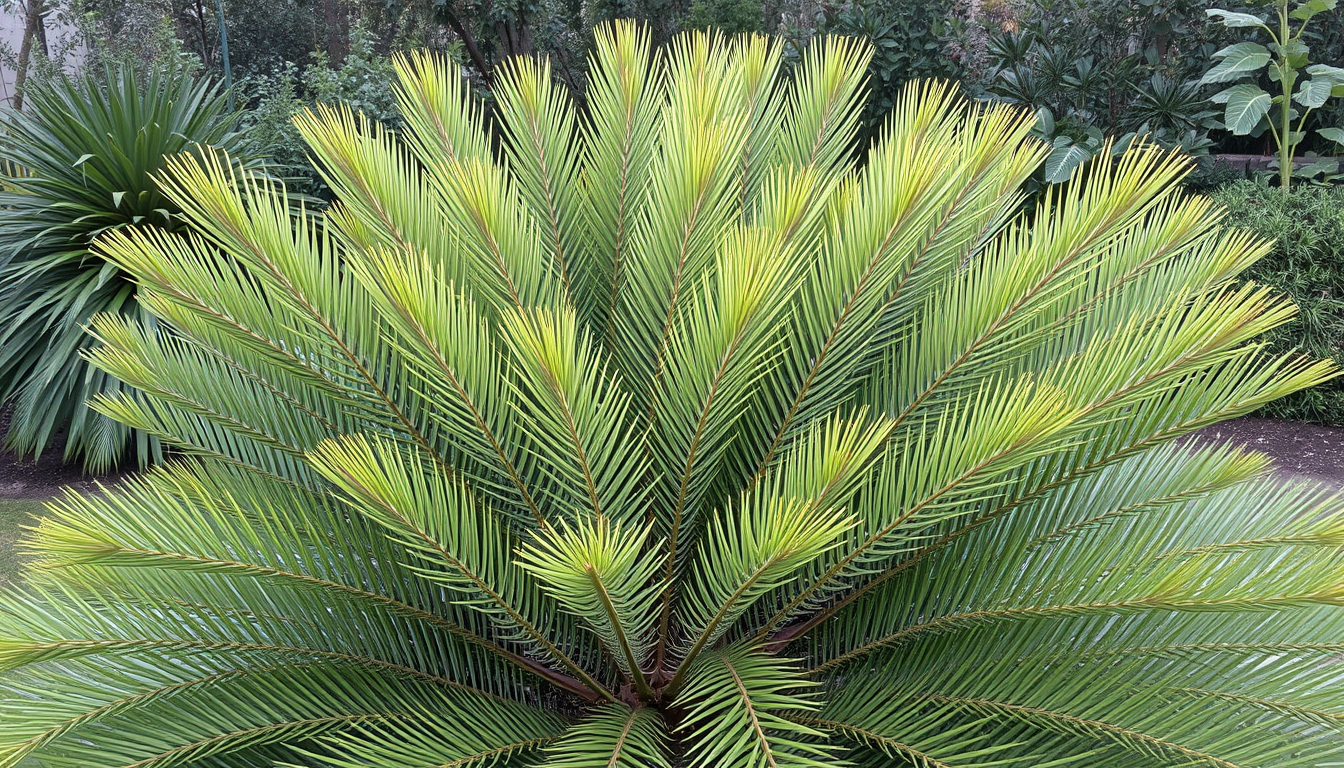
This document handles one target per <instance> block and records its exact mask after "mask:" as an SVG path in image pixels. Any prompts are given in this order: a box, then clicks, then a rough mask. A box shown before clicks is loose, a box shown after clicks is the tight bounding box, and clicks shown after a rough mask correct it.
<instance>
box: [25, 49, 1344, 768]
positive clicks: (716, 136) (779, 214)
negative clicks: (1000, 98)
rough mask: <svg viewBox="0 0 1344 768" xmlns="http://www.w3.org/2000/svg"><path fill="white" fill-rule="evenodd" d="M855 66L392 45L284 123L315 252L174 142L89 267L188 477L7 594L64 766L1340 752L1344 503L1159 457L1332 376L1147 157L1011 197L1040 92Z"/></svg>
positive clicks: (996, 762)
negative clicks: (582, 65)
mask: <svg viewBox="0 0 1344 768" xmlns="http://www.w3.org/2000/svg"><path fill="white" fill-rule="evenodd" d="M867 56H868V53H867V51H866V50H865V49H863V48H862V47H860V46H859V45H857V44H854V43H849V42H844V41H839V40H829V41H825V42H819V43H817V44H816V46H814V47H813V48H812V49H811V50H810V52H809V53H808V54H807V55H806V56H805V57H804V60H803V61H802V63H801V65H800V67H799V68H798V69H797V70H796V71H795V72H794V76H793V77H792V78H791V79H785V78H783V77H782V75H781V73H780V47H779V45H778V43H776V42H772V41H769V40H766V39H762V38H743V39H738V40H733V41H728V42H725V41H723V40H720V39H717V38H712V37H707V36H704V35H698V36H687V37H682V38H680V39H679V40H677V41H676V42H675V43H674V44H673V45H672V46H671V47H670V48H669V49H667V50H666V51H665V52H663V53H661V54H655V53H652V52H651V51H650V48H649V42H648V38H647V37H646V36H645V35H643V34H641V33H639V32H638V31H637V30H636V29H635V28H633V27H617V28H615V29H614V30H608V31H604V32H601V33H600V34H599V35H598V38H597V47H596V54H595V58H594V62H593V66H592V72H593V77H592V83H591V91H590V93H589V97H588V100H589V104H590V107H591V109H590V111H589V112H588V113H587V114H586V115H583V116H579V115H578V114H576V113H575V111H574V109H573V107H572V105H571V104H570V103H569V101H568V99H567V96H566V94H565V93H564V91H562V90H561V89H560V88H559V87H557V86H556V85H554V84H553V83H552V81H551V78H550V76H549V73H548V72H547V69H546V65H545V64H544V63H540V64H537V63H531V62H519V63H517V64H516V65H514V67H513V68H512V69H511V70H510V71H509V73H508V74H507V75H505V76H502V77H501V78H500V80H499V87H498V91H497V94H496V95H497V97H498V109H497V111H496V115H497V116H498V121H499V124H500V126H501V139H502V143H501V145H500V146H501V147H502V148H501V149H500V156H499V157H496V156H495V155H494V154H493V152H492V142H491V140H490V138H489V137H488V136H487V133H486V131H485V128H484V126H483V123H484V119H483V117H482V113H481V112H480V111H479V109H478V107H476V106H475V105H474V103H473V102H472V101H471V100H470V99H469V97H468V93H467V86H466V85H465V83H464V81H463V80H462V79H461V76H460V73H458V72H457V71H456V69H454V68H451V67H449V66H446V65H445V64H444V63H443V62H441V61H439V60H436V59H434V58H432V57H427V56H421V57H413V58H411V59H409V60H406V61H402V62H401V64H400V67H399V68H400V77H401V86H400V88H401V102H402V109H403V110H404V113H405V118H406V120H405V122H406V126H407V130H406V132H405V135H404V136H392V135H389V134H388V133H386V132H385V131H383V130H382V129H380V128H379V127H377V126H376V125H374V124H371V123H369V122H367V121H365V120H362V119H360V118H357V117H354V116H352V115H351V114H349V113H348V112H346V111H343V110H338V109H334V110H323V111H321V112H319V113H317V114H310V115H307V116H305V117H304V118H303V119H302V120H301V121H300V125H301V128H302V131H303V133H304V135H305V137H306V138H307V140H308V141H309V142H310V144H311V145H312V149H313V153H314V155H315V156H316V158H317V159H318V160H320V162H321V165H322V167H323V168H326V169H327V172H328V174H329V176H328V180H329V182H330V184H331V186H332V188H333V189H335V190H337V192H338V193H339V196H340V200H341V203H340V205H338V206H336V207H335V208H333V209H332V210H331V211H330V212H329V213H328V214H326V216H325V219H324V220H323V222H321V226H319V225H318V223H316V222H314V221H313V220H312V219H309V218H299V219H298V220H297V221H296V222H292V221H291V216H290V212H289V211H288V210H287V203H286V200H285V198H284V196H283V194H282V191H281V190H279V189H278V188H277V187H275V186H274V185H273V184H271V183H269V182H265V181H260V180H257V179H240V181H241V182H242V183H241V184H235V178H234V176H236V175H237V174H236V172H233V171H230V170H228V169H227V167H226V166H224V165H223V164H221V163H218V162H210V161H207V162H189V161H182V162H179V163H176V164H175V167H174V169H173V171H174V172H173V175H172V180H171V181H170V182H168V184H167V187H166V189H167V194H168V196H169V197H170V198H171V199H172V200H173V201H174V202H175V203H177V204H178V205H180V206H182V208H183V210H184V212H185V215H186V217H187V218H188V220H189V221H190V222H191V223H192V224H193V225H194V227H193V230H194V231H195V232H197V233H199V234H196V235H185V236H184V235H180V234H173V233H168V232H164V231H161V230H122V231H118V232H115V233H112V234H111V235H110V236H109V237H108V239H107V241H106V252H107V255H108V256H109V258H111V259H112V260H113V262H114V263H116V264H119V265H121V266H122V267H123V268H124V269H126V270H127V271H128V272H130V273H132V274H134V275H135V276H136V277H137V279H138V280H139V285H140V290H141V291H142V294H141V295H142V297H143V300H144V302H145V303H146V304H147V305H148V306H149V307H151V308H152V310H153V312H154V315H155V317H156V318H157V319H158V321H159V322H162V323H166V324H169V325H171V326H172V327H173V328H174V329H175V330H176V333H174V334H171V335H167V334H160V335H155V334H152V333H149V332H147V331H146V330H145V329H144V328H143V327H141V326H140V325H138V324H136V323H134V322H131V321H128V320H126V319H125V318H118V317H106V318H103V319H102V320H100V321H98V323H97V326H96V331H97V334H98V336H99V337H100V338H101V339H102V340H103V342H104V344H105V346H104V347H102V348H101V349H100V351H98V352H97V355H96V357H97V363H98V365H99V366H100V367H102V368H103V369H104V370H107V371H108V372H110V373H112V374H113V375H116V376H118V377H120V378H122V379H124V380H126V381H128V382H130V383H132V384H133V385H134V386H136V387H138V388H140V389H141V390H143V391H144V392H145V393H146V397H145V399H144V400H132V399H129V398H126V397H121V396H111V397H107V398H104V399H102V400H101V401H100V402H99V403H98V408H99V409H100V410H101V411H102V412H103V413H106V414H108V415H109V416H111V417H114V418H116V419H118V420H119V421H122V422H124V423H126V424H129V425H131V426H133V427H135V428H137V429H143V430H145V431H146V432H149V433H152V434H155V435H158V436H159V437H160V439H162V440H165V441H168V442H170V443H172V444H173V445H175V446H178V447H180V448H181V450H182V451H183V452H184V453H186V454H190V456H189V457H188V458H187V459H186V460H182V461H179V462H175V463H172V464H169V465H167V466H163V467H160V468H158V469H156V470H154V471H152V472H150V473H149V474H147V475H146V476H144V477H141V478H139V479H136V480H133V481H128V482H127V483H125V484H124V485H123V486H121V487H118V488H117V489H115V490H113V491H109V492H108V494H107V495H106V496H100V497H95V498H81V497H78V496H70V497H68V498H66V499H65V500H64V501H62V502H60V503H58V504H56V505H55V506H54V507H53V508H52V516H51V517H50V518H49V519H47V520H45V521H44V522H43V523H42V524H41V527H40V528H39V529H38V530H37V531H36V533H35V534H34V536H33V539H32V542H31V547H32V549H33V551H34V553H35V555H36V557H37V558H38V561H37V562H38V566H39V567H38V568H36V569H35V570H32V571H30V573H29V583H28V584H27V585H26V586H25V587H23V588H22V589H20V590H17V591H14V592H12V593H10V594H8V595H7V596H6V597H5V598H4V599H3V608H2V609H0V610H2V613H0V637H3V639H2V640H0V664H3V670H4V671H3V673H2V674H3V676H2V677H0V680H2V681H3V682H2V685H3V691H4V693H3V704H0V726H2V727H0V744H2V745H3V753H2V754H3V755H4V756H5V757H4V759H3V760H0V764H3V765H7V766H8V765H14V764H15V763H16V762H17V761H19V760H20V759H22V758H24V756H35V757H36V758H37V759H38V761H39V763H40V764H41V765H44V766H53V767H58V766H92V765H97V766H136V767H138V768H148V767H149V766H154V767H155V768H162V767H163V766H175V765H200V766H240V767H241V766H266V765H301V766H379V767H380V768H426V767H429V766H505V765H508V766H515V765H516V766H523V765H538V764H544V765H547V766H553V767H554V768H580V767H582V766H594V767H596V768H602V767H604V766H605V767H606V768H612V767H613V766H625V767H628V768H635V767H639V768H646V767H648V766H694V767H696V768H698V767H701V766H704V767H706V768H708V767H710V766H719V767H723V768H757V767H770V768H783V767H784V766H823V765H824V766H836V765H844V764H853V765H859V766H884V767H885V766H903V765H916V766H925V767H928V766H939V767H942V766H960V767H962V768H968V767H969V766H1033V767H1035V766H1066V765H1077V766H1103V767H1104V766H1123V767H1124V768H1134V767H1135V766H1161V765H1184V766H1189V765H1205V766H1216V767H1218V768H1233V767H1234V766H1264V767H1269V766H1272V767H1273V768H1285V767H1287V766H1317V765H1326V764H1332V763H1333V762H1336V761H1338V760H1339V759H1340V756H1341V754H1342V753H1344V693H1341V691H1342V690H1344V689H1341V686H1340V683H1341V679H1340V678H1341V674H1342V673H1341V667H1340V666H1339V664H1338V653H1339V652H1340V650H1341V649H1342V648H1344V646H1341V644H1340V642H1341V641H1340V638H1341V636H1344V635H1341V632H1342V631H1344V611H1341V610H1340V609H1339V608H1338V607H1336V606H1337V605H1338V603H1339V602H1340V601H1341V599H1344V587H1342V586H1341V584H1342V580H1344V562H1342V561H1341V555H1340V550H1339V546H1340V543H1341V538H1342V534H1344V521H1342V520H1341V517H1340V516H1339V514H1338V509H1339V503H1338V502H1337V501H1336V500H1335V499H1334V498H1333V497H1330V496H1328V495H1327V494H1325V493H1323V492H1322V491H1320V490H1317V489H1315V488H1313V487H1308V486H1304V485H1300V484H1293V483H1287V484H1285V483H1281V482H1279V481H1277V480H1275V479H1273V478H1270V477H1268V476H1266V471H1267V460H1266V459H1265V458H1263V457H1262V456H1260V455H1257V454H1254V453H1250V452H1246V451H1242V450H1237V449H1232V448H1226V447H1220V448H1216V447H1207V446H1201V445H1199V444H1191V443H1188V442H1178V441H1177V438H1179V437H1181V436H1182V435H1185V434H1187V433H1189V432H1190V431H1192V430H1194V429H1196V428H1198V427H1201V426H1204V425H1207V424H1211V423H1213V422H1216V421H1218V420H1219V419H1224V418H1227V417H1230V416H1235V415H1237V414H1241V413H1244V412H1246V411H1247V410H1249V409H1252V408H1255V407H1256V406H1258V405H1260V404H1261V403H1264V402H1266V401H1267V400H1269V399H1272V398H1275V397H1278V396H1280V395H1282V394H1284V393H1287V392H1290V391H1292V390H1295V389H1298V388H1300V387H1303V386H1306V385H1309V384H1312V383H1315V382H1318V381H1320V380H1322V378H1324V377H1326V376H1328V375H1329V370H1328V369H1327V367H1326V366H1325V365H1323V364H1318V363H1312V362H1308V361H1302V360H1298V359H1286V358H1280V359H1269V358H1266V357H1265V356H1264V355H1263V354H1262V352H1261V350H1260V348H1259V346H1258V343H1257V342H1256V339H1257V338H1258V337H1259V335H1260V334H1261V333H1262V332H1263V331H1264V330H1265V329H1267V328H1270V327H1273V326H1275V325H1277V324H1279V323H1281V322H1283V321H1284V320H1285V318H1287V317H1288V316H1289V315H1290V313H1291V308H1290V307H1289V305H1287V304H1285V303H1284V302H1283V301H1282V300H1280V299H1278V298H1276V297H1275V296H1272V295H1270V294H1269V293H1268V292H1267V291H1266V290H1265V289H1263V288H1260V287H1257V286H1254V285H1239V284H1237V283H1235V282H1234V277H1235V276H1236V275H1237V274H1238V273H1240V272H1241V271H1242V270H1243V269H1244V268H1245V267H1246V265H1247V264H1249V263H1250V262H1252V261H1254V260H1255V259H1256V258H1257V257H1259V256H1260V255H1261V254H1262V253H1263V252H1264V250H1265V248H1264V244H1263V243H1261V242H1258V241H1256V240H1254V239H1252V238H1250V237H1249V236H1247V235H1244V234H1241V233H1236V232H1228V231H1224V230H1222V229H1220V228H1219V227H1218V223H1217V222H1218V211H1217V210H1216V209H1215V208H1214V207H1212V205H1211V204H1210V203H1209V202H1208V201H1207V200H1205V199H1203V198H1193V197H1187V196H1185V195H1183V194H1181V193H1180V192H1179V190H1178V189H1177V188H1176V187H1175V186H1174V184H1175V182H1176V180H1177V179H1178V178H1179V177H1180V175H1181V174H1182V173H1183V172H1184V170H1185V166H1184V165H1183V163H1182V162H1181V161H1179V160H1176V159H1173V158H1172V157H1170V156H1166V155H1162V154H1159V153H1156V152H1154V151H1150V150H1147V149H1136V150H1134V151H1131V152H1129V153H1128V154H1126V155H1125V156H1124V157H1123V159H1121V160H1120V161H1119V162H1118V163H1117V164H1115V165H1114V166H1098V167H1096V168H1095V170H1093V171H1092V172H1090V173H1089V174H1087V175H1086V176H1079V177H1078V178H1076V179H1075V181H1074V182H1073V183H1072V184H1071V185H1069V186H1068V188H1067V189H1066V190H1065V191H1063V192H1061V193H1059V194H1058V196H1056V197H1052V198H1049V199H1048V200H1046V201H1045V202H1044V203H1043V204H1042V206H1041V207H1040V208H1039V209H1038V210H1036V211H1035V212H1034V214H1033V215H1032V216H1030V217H1027V218H1020V217H1017V216H1015V215H1014V212H1015V211H1017V210H1018V209H1019V198H1018V193H1017V190H1018V188H1019V185H1020V183H1021V182H1022V181H1023V179H1025V178H1026V177H1027V176H1028V175H1029V174H1030V173H1031V172H1032V169H1033V168H1034V167H1036V165H1037V164H1038V163H1039V162H1040V161H1041V159H1042V155H1043V152H1044V148H1043V147H1041V146H1040V145H1039V144H1038V143H1036V142H1034V141H1033V140H1031V139H1030V138H1029V130H1030V127H1031V126H1030V122H1029V118H1028V117H1025V116H1023V115H1021V114H1019V113H1016V112H1014V111H1011V110H1009V109H1002V108H999V107H993V106H988V107H986V106H972V105H969V104H967V103H965V102H964V101H962V100H961V99H960V98H958V97H957V96H956V95H955V94H953V93H951V92H950V91H949V90H947V89H945V88H942V87H939V86H923V87H918V88H912V89H911V90H909V91H907V93H906V95H905V97H904V98H903V100H902V101H901V102H900V104H899V105H898V106H897V107H896V109H895V112H894V114H893V115H892V116H891V118H890V121H889V123H888V125H887V128H886V130H885V132H884V134H883V136H882V138H881V141H880V143H878V144H877V145H876V146H875V147H874V148H873V149H872V151H871V152H869V153H868V156H867V158H866V162H865V163H864V164H863V165H862V167H861V168H856V167H855V165H854V164H853V162H852V161H851V159H850V158H851V146H850V144H851V137H853V136H854V131H855V121H856V118H857V116H858V114H859V105H860V103H861V95H860V93H861V88H862V83H861V81H862V73H863V71H864V69H865V63H866V59H867Z"/></svg>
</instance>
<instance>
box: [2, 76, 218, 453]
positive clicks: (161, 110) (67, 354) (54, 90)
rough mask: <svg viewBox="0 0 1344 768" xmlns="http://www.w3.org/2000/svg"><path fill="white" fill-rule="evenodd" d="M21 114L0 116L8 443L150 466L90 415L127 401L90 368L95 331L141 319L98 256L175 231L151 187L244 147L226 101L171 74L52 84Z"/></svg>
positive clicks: (113, 382)
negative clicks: (120, 239)
mask: <svg viewBox="0 0 1344 768" xmlns="http://www.w3.org/2000/svg"><path fill="white" fill-rule="evenodd" d="M25 107H26V111H24V112H14V111H7V112H5V113H3V114H2V115H0V162H3V163H4V164H5V168H4V175H3V177H0V184H3V190H0V401H8V402H10V403H11V404H12V405H13V408H14V411H13V418H12V421H11V422H10V427H9V431H8V433H7V434H6V436H5V439H6V441H7V442H8V444H9V445H10V446H11V447H13V448H14V449H16V450H18V451H20V452H22V453H27V454H33V455H38V454H40V453H41V452H42V450H43V449H44V448H46V447H47V446H48V444H49V443H50V442H51V440H52V437H53V436H54V434H55V433H56V432H57V430H59V429H61V428H65V429H66V430H67V432H68V434H67V440H66V447H65V457H66V459H67V460H71V459H75V458H80V459H82V460H83V461H84V463H85V465H86V466H87V467H88V468H90V469H92V470H102V469H107V468H109V467H112V466H115V465H116V464H117V463H118V462H119V461H120V460H121V459H122V457H123V455H124V454H125V452H126V450H127V448H128V447H129V446H130V444H131V443H135V445H136V446H137V452H138V457H139V459H140V461H141V463H144V462H145V461H147V460H148V459H149V458H150V457H151V456H152V454H153V452H154V450H155V446H154V444H153V443H152V441H150V440H149V439H148V438H147V437H146V436H144V435H142V434H139V433H137V432H135V431H134V430H130V429H127V428H126V427H125V426H123V425H121V424H118V423H116V422H114V421H112V420H111V419H108V418H106V417H104V416H100V415H98V414H96V413H94V412H93V411H92V410H90V409H89V408H87V407H86V405H85V403H86V402H87V401H88V400H89V399H91V398H94V397H96V396H98V395H101V394H111V393H116V392H121V391H122V390H123V389H124V385H123V384H122V383H121V382H120V381H118V380H117V379H116V378H114V377H112V376H109V375H107V374H106V373H103V372H101V371H98V370H95V369H93V368H91V367H89V366H88V365H87V364H86V362H85V360H84V357H83V355H84V354H85V352H86V351H87V350H88V349H89V348H90V347H91V345H92V344H93V343H94V342H93V339H92V337H91V336H89V335H88V333H87V332H86V331H85V325H86V324H87V323H88V321H89V318H90V317H92V316H93V315H94V314H98V313H105V314H114V315H124V316H128V317H135V318H142V317H147V315H144V314H142V309H141V308H140V307H139V306H138V304H137V302H136V297H135V294H136V290H135V286H134V285H133V284H132V283H131V281H130V280H128V279H127V278H126V277H124V276H123V274H122V273H121V271H120V270H118V269H116V268H115V267H113V266H111V265H110V264H108V263H107V262H105V261H104V260H103V259H101V258H99V257H98V256H97V255H95V254H94V253H92V252H91V251H90V246H91V245H92V243H93V240H94V238H95V237H97V236H99V235H101V234H103V233H106V232H108V231H110V230H115V229H119V228H121V227H137V228H149V227H152V228H164V229H176V228H177V227H178V226H180V221H179V220H178V218H177V213H178V208H177V207H176V206H175V205H174V204H173V203H172V202H170V201H169V200H167V199H166V198H164V197H163V195H162V194H160V192H159V189H158V186H157V183H156V182H155V178H154V177H155V175H156V174H157V173H158V172H159V171H160V170H161V169H162V168H163V167H164V164H165V162H166V160H167V158H168V157H170V156H172V155H176V154H179V153H183V152H189V151H194V150H195V149H197V148H198V147H199V146H201V145H207V146H215V147H219V148H222V149H225V150H227V151H229V152H230V153H231V154H236V153H237V152H238V151H239V150H240V149H241V139H240V135H239V134H238V133H236V132H234V131H233V130H232V127H231V126H232V122H233V121H232V116H231V115H230V114H229V112H228V110H227V107H226V105H225V100H224V95H223V92H222V91H221V90H220V89H218V88H216V87H215V86H213V85H211V84H210V83H209V82H207V81H201V80H197V79H195V78H193V77H191V76H189V75H187V74H185V73H184V72H183V71H182V70H176V69H175V70H172V71H160V72H157V73H154V74H151V75H149V76H148V77H142V76H140V75H137V74H136V73H135V71H134V70H133V69H131V68H129V67H122V68H119V69H116V70H113V69H107V70H104V71H103V74H100V75H99V76H97V77H95V76H86V77H83V78H80V79H79V80H77V81H76V80H66V79H64V78H59V79H55V80H52V81H50V82H47V83H44V84H41V85H40V86H37V87H34V88H33V89H32V90H31V91H29V93H28V94H27V103H26V104H25Z"/></svg>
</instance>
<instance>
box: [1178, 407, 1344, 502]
mask: <svg viewBox="0 0 1344 768" xmlns="http://www.w3.org/2000/svg"><path fill="white" fill-rule="evenodd" d="M1198 439H1201V440H1207V441H1209V442H1230V443H1235V444H1237V445H1243V446H1245V447H1247V448H1250V449H1252V450H1255V451H1259V452H1261V453H1265V454H1268V455H1269V456H1271V457H1273V459H1274V463H1275V465H1276V471H1277V473H1278V474H1279V475H1281V476H1283V477H1284V478H1285V479H1286V478H1302V479H1310V480H1316V481H1319V482H1322V483H1326V484H1329V485H1333V486H1335V487H1337V488H1344V427H1323V426H1319V425H1316V424H1303V423H1301V422H1297V421H1280V420H1279V419H1257V418H1251V417H1246V418H1241V419H1233V420H1232V421H1225V422H1223V423H1221V424H1215V425H1213V426H1212V427H1207V428H1205V429H1203V430H1201V431H1200V432H1199V433H1198Z"/></svg>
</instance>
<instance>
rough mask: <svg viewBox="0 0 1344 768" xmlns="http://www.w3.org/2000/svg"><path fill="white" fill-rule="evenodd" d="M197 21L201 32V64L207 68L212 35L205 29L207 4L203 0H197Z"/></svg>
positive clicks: (208, 66)
mask: <svg viewBox="0 0 1344 768" xmlns="http://www.w3.org/2000/svg"><path fill="white" fill-rule="evenodd" d="M196 21H197V23H198V24H199V25H200V32H201V64H202V65H204V66H205V68H206V69H209V68H210V35H209V33H208V32H206V30H205V6H204V5H202V4H201V0H196Z"/></svg>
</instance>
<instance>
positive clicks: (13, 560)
mask: <svg viewBox="0 0 1344 768" xmlns="http://www.w3.org/2000/svg"><path fill="white" fill-rule="evenodd" d="M40 514H42V502H40V501H29V500H19V499H0V587H4V586H8V585H9V584H12V583H13V582H14V577H15V576H16V574H17V572H18V570H19V563H20V560H21V559H22V558H21V556H20V555H19V553H18V550H17V548H16V546H15V545H16V544H18V541H19V539H21V538H22V537H23V535H24V533H25V531H24V530H23V529H22V527H21V526H24V525H28V524H30V523H31V522H32V520H33V516H34V515H40Z"/></svg>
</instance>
